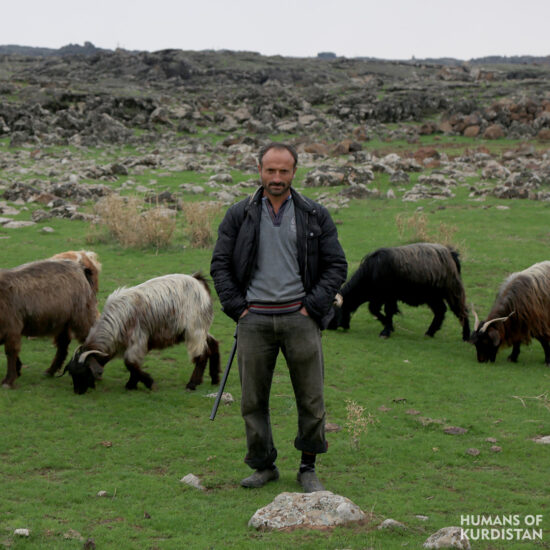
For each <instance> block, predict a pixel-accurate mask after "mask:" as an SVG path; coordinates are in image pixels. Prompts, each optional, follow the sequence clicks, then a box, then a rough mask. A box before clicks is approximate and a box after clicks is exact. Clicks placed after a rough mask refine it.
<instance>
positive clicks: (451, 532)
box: [423, 527, 470, 550]
mask: <svg viewBox="0 0 550 550" xmlns="http://www.w3.org/2000/svg"><path fill="white" fill-rule="evenodd" d="M423 546H424V548H430V549H437V548H459V549H462V550H469V549H470V541H469V540H468V537H467V536H465V535H464V536H463V531H462V529H461V528H460V527H443V528H442V529H440V530H439V531H437V533H434V534H433V535H430V536H429V537H428V538H427V539H426V542H424V545H423Z"/></svg>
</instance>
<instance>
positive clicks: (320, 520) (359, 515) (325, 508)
mask: <svg viewBox="0 0 550 550" xmlns="http://www.w3.org/2000/svg"><path fill="white" fill-rule="evenodd" d="M364 518H365V514H364V513H363V512H362V511H361V509H360V508H359V507H358V506H356V505H355V504H354V503H353V502H352V501H351V500H349V499H347V498H345V497H343V496H340V495H335V494H334V493H332V492H330V491H316V492H314V493H281V494H280V495H278V496H277V497H275V499H274V500H273V502H271V503H270V504H268V505H267V506H264V507H263V508H260V509H259V510H257V511H256V513H255V514H254V515H253V516H252V518H251V519H250V521H249V522H248V525H249V527H255V528H256V529H268V530H272V529H285V528H287V527H294V528H296V527H298V528H305V529H317V528H324V527H331V526H334V525H343V524H346V523H350V522H352V521H360V520H362V519H364Z"/></svg>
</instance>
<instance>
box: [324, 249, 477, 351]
mask: <svg viewBox="0 0 550 550" xmlns="http://www.w3.org/2000/svg"><path fill="white" fill-rule="evenodd" d="M365 302H369V311H370V312H371V313H372V314H373V315H374V316H375V317H376V318H377V319H378V320H379V321H380V322H381V323H382V325H383V326H384V329H383V330H382V332H381V333H380V336H381V337H382V338H388V337H389V336H390V334H391V333H392V332H393V330H394V328H393V316H394V315H395V314H396V313H398V312H399V309H398V307H397V302H403V303H405V304H408V305H410V306H419V305H421V304H426V305H427V306H428V307H429V308H430V309H431V310H432V311H433V313H434V318H433V320H432V322H431V324H430V326H429V327H428V330H427V331H426V335H427V336H433V335H434V334H435V333H436V332H437V331H438V330H439V329H440V328H441V325H442V323H443V319H444V317H445V312H446V311H447V307H446V306H445V302H447V304H448V305H449V307H450V308H451V311H452V312H453V313H454V314H455V315H456V317H457V318H458V320H459V321H460V324H461V325H462V339H463V340H464V341H467V340H468V339H469V336H470V326H469V321H468V310H467V308H466V295H465V292H464V287H463V285H462V280H461V278H460V262H459V258H458V253H457V252H456V251H454V250H452V249H451V248H450V247H447V246H443V245H441V244H432V243H415V244H409V245H405V246H396V247H393V248H379V249H378V250H375V251H374V252H372V253H371V254H368V255H367V256H366V257H365V258H364V259H363V260H362V262H361V265H360V266H359V268H358V269H357V271H356V272H355V273H354V274H353V276H352V277H351V279H350V280H349V281H348V282H347V283H346V284H344V286H342V288H341V290H340V293H339V294H337V296H336V300H335V305H334V312H335V315H334V318H333V319H332V321H331V323H330V325H329V327H328V328H329V329H337V328H338V327H343V328H344V329H349V326H350V320H351V315H352V313H354V312H355V311H356V310H357V308H358V307H359V306H360V305H361V304H364V303H365ZM382 306H384V314H382V312H381V308H382Z"/></svg>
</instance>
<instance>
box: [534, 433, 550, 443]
mask: <svg viewBox="0 0 550 550" xmlns="http://www.w3.org/2000/svg"><path fill="white" fill-rule="evenodd" d="M533 441H534V442H535V443H542V444H543V445H550V435H542V436H540V437H536V438H535V439H534V440H533Z"/></svg>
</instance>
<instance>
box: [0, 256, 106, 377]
mask: <svg viewBox="0 0 550 550" xmlns="http://www.w3.org/2000/svg"><path fill="white" fill-rule="evenodd" d="M96 314H97V301H96V295H95V292H94V291H93V290H92V288H91V285H90V282H89V280H88V278H87V277H86V275H85V273H84V270H83V268H82V267H81V266H80V265H79V264H77V263H75V262H72V261H67V260H64V261H61V260H58V261H53V260H40V261H36V262H30V263H28V264H24V265H21V266H19V267H14V268H12V269H0V344H4V350H5V353H6V357H7V362H8V365H7V374H6V376H5V378H4V379H3V380H2V385H3V386H5V387H9V388H13V387H14V384H15V379H16V378H17V377H18V376H20V375H21V366H22V365H21V359H20V358H19V352H20V351H21V336H53V337H54V342H55V344H56V346H57V353H56V354H55V357H54V359H53V361H52V363H51V365H50V367H49V368H48V369H47V370H46V374H48V375H50V376H53V375H54V373H55V372H56V371H57V370H58V369H59V368H60V367H61V365H62V364H63V361H64V360H65V358H66V357H67V350H68V347H69V343H70V341H71V337H72V336H74V337H76V338H77V339H78V340H79V341H80V342H83V341H84V339H85V338H86V336H87V335H88V331H89V330H90V328H91V327H92V325H93V324H94V321H95V320H96V318H97V316H96Z"/></svg>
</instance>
